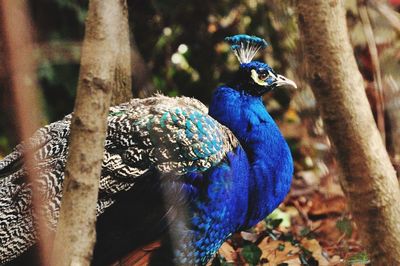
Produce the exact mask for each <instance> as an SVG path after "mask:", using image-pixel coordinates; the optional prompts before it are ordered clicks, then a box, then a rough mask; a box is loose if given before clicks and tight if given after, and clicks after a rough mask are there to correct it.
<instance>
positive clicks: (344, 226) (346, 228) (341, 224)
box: [336, 218, 353, 237]
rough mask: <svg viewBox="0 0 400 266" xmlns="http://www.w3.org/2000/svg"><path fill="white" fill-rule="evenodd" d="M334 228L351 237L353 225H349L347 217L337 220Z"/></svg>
mask: <svg viewBox="0 0 400 266" xmlns="http://www.w3.org/2000/svg"><path fill="white" fill-rule="evenodd" d="M336 228H337V229H339V231H340V232H342V233H343V234H345V235H346V236H347V237H351V234H352V233H353V227H352V226H351V221H350V220H349V219H347V218H343V219H341V220H337V221H336Z"/></svg>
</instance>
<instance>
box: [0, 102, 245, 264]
mask: <svg viewBox="0 0 400 266" xmlns="http://www.w3.org/2000/svg"><path fill="white" fill-rule="evenodd" d="M70 119H71V116H70V115H69V116H66V117H65V118H64V119H63V120H61V121H58V122H55V123H52V124H50V125H48V126H46V127H44V128H42V129H40V130H38V131H37V132H36V133H35V134H34V136H33V137H32V138H31V139H29V140H28V141H27V142H25V143H21V144H20V145H18V146H17V147H16V148H15V150H14V152H13V153H11V154H10V155H8V156H7V157H6V158H4V160H3V161H0V229H1V230H0V242H1V245H0V264H1V263H3V262H6V261H8V260H10V259H12V258H14V257H16V256H18V255H19V254H21V253H22V252H23V251H25V250H26V249H28V248H29V247H30V246H31V245H33V244H34V242H35V238H36V236H35V228H34V225H33V224H34V222H33V219H32V211H31V194H30V188H31V186H32V185H35V186H36V187H37V188H39V190H40V192H41V198H43V199H44V200H45V202H46V203H47V204H46V205H45V206H43V208H42V209H41V210H40V211H41V213H42V215H45V217H46V218H47V220H48V225H49V227H50V228H51V229H53V230H54V229H55V227H56V223H57V219H58V212H59V208H60V202H61V196H62V181H63V179H64V169H65V163H66V160H67V153H68V136H69V132H70V131H69V125H70ZM237 145H238V142H237V140H236V138H235V137H234V136H233V134H232V133H231V132H230V131H229V130H228V129H227V128H225V127H224V126H222V125H220V124H219V123H218V122H217V121H215V120H214V119H212V118H211V117H209V116H208V115H207V108H206V107H205V106H204V105H203V104H201V103H200V102H199V101H197V100H195V99H191V98H186V97H180V98H168V97H165V96H162V95H156V96H155V97H151V98H147V99H134V100H131V101H130V102H128V103H124V104H121V105H119V106H116V107H112V108H111V109H110V113H109V116H108V131H107V138H106V141H105V152H104V159H103V165H102V175H101V178H100V188H99V189H100V192H99V193H100V194H99V195H100V196H99V201H98V204H97V213H98V215H99V214H101V213H102V212H104V211H105V210H106V208H107V207H109V206H110V205H112V204H113V203H114V201H115V196H116V195H117V193H118V192H120V191H127V190H129V189H131V188H132V187H133V186H134V184H135V182H136V181H137V180H138V178H145V177H146V176H147V175H154V174H158V175H162V174H168V176H171V175H173V176H176V177H179V176H182V175H184V174H186V173H189V172H199V171H204V170H206V169H208V168H210V167H212V166H213V165H216V164H218V163H219V162H220V161H221V160H222V159H223V158H224V157H225V154H226V152H228V151H231V150H232V149H233V148H234V147H236V146H237ZM26 149H30V150H32V151H34V154H35V158H36V160H37V165H36V166H35V168H36V170H37V171H38V173H39V178H38V180H36V181H35V184H29V183H27V182H26V181H25V180H24V176H25V174H26V169H25V166H24V165H23V163H22V159H23V154H24V152H25V151H26ZM33 216H34V215H33Z"/></svg>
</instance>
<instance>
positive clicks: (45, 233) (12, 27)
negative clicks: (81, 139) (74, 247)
mask: <svg viewBox="0 0 400 266" xmlns="http://www.w3.org/2000/svg"><path fill="white" fill-rule="evenodd" d="M0 19H1V23H0V30H1V33H2V36H1V37H2V40H1V41H2V42H3V45H4V59H5V60H2V62H3V64H4V65H5V70H6V76H7V77H8V79H9V80H8V81H9V85H10V89H11V91H12V93H11V95H12V98H11V106H12V107H13V112H14V115H15V119H16V121H17V123H16V128H17V130H18V133H19V137H20V139H22V140H27V139H29V138H30V137H31V136H32V134H33V133H34V132H35V131H36V130H37V129H38V128H39V127H40V126H41V121H42V120H43V118H44V116H43V113H42V112H41V109H40V97H39V95H40V93H39V91H38V84H37V79H36V62H35V60H34V57H33V54H34V53H33V51H34V49H33V38H32V30H33V29H32V27H31V25H32V22H31V21H30V18H29V8H28V3H27V1H24V0H18V1H1V2H0ZM9 100H10V99H8V101H9ZM24 164H25V165H26V166H27V167H26V169H27V179H28V180H26V182H30V183H31V184H34V183H35V182H34V180H35V179H38V173H37V171H35V170H34V169H35V167H34V166H35V165H36V164H37V162H36V160H35V156H34V152H33V151H31V150H29V149H26V151H25V154H24ZM39 195H40V191H38V190H37V188H36V187H35V186H33V187H32V205H33V206H32V208H33V212H34V213H35V214H36V230H37V233H38V235H40V239H38V240H37V245H38V247H39V257H38V259H39V261H40V263H41V264H42V265H47V264H48V261H47V260H46V254H47V253H49V252H50V250H51V245H50V242H51V241H50V232H49V230H48V229H47V227H46V221H45V218H44V217H43V216H42V215H41V214H40V211H39V210H40V209H41V206H42V204H44V202H42V197H40V196H39ZM1 218H3V217H1ZM0 232H1V229H0ZM0 234H1V233H0ZM0 245H1V244H0Z"/></svg>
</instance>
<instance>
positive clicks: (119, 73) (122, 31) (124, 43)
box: [111, 0, 133, 105]
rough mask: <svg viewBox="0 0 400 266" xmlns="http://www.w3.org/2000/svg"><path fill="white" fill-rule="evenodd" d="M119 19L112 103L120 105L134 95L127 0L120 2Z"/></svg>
mask: <svg viewBox="0 0 400 266" xmlns="http://www.w3.org/2000/svg"><path fill="white" fill-rule="evenodd" d="M118 8H119V9H120V10H119V11H118V12H119V13H120V14H119V19H118V21H116V23H118V24H116V25H114V26H115V27H117V28H118V29H119V35H118V39H116V40H114V42H115V43H116V45H118V46H119V49H118V55H117V65H116V67H115V77H114V81H115V82H114V86H113V89H112V90H113V91H112V97H111V105H118V104H120V103H123V102H127V101H129V100H130V99H131V98H132V97H133V96H132V78H131V47H130V42H129V23H128V6H127V3H126V0H120V1H119V2H118Z"/></svg>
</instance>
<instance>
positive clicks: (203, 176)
mask: <svg viewBox="0 0 400 266" xmlns="http://www.w3.org/2000/svg"><path fill="white" fill-rule="evenodd" d="M227 41H228V42H230V44H231V45H233V50H234V51H236V53H237V56H238V58H239V60H240V62H241V64H240V67H239V70H238V71H237V73H236V75H235V79H234V80H233V81H232V82H231V83H230V84H229V85H225V86H221V87H219V88H217V90H216V91H215V93H214V95H213V97H212V101H211V104H210V107H209V110H207V108H206V107H205V106H204V105H203V104H201V103H200V102H198V101H197V100H195V99H190V98H186V97H179V98H168V97H165V96H162V95H155V96H154V97H151V98H147V99H133V100H131V101H130V102H129V103H125V104H121V105H119V106H115V107H112V108H111V109H110V114H109V116H108V132H107V138H106V142H105V153H104V159H103V165H102V173H101V177H100V186H99V201H98V204H97V213H98V221H97V243H96V247H95V250H94V261H93V264H94V265H104V264H107V263H111V262H113V261H114V260H115V259H117V258H118V257H120V256H122V255H124V254H126V253H127V252H129V251H130V250H132V249H133V248H138V247H141V246H142V245H144V244H146V243H148V242H151V241H154V240H155V239H161V240H162V243H163V246H162V248H161V250H165V251H166V254H167V255H166V257H165V258H164V259H163V260H161V263H160V264H157V265H171V264H175V265H206V264H207V262H208V261H209V259H210V258H212V256H213V255H214V254H215V253H216V252H217V250H218V248H219V247H220V245H221V244H222V243H223V242H224V241H225V240H226V239H227V238H228V237H229V236H230V235H231V234H232V233H234V232H236V231H239V230H243V229H246V228H249V227H251V226H253V225H255V224H256V223H257V222H258V221H260V220H262V219H263V218H265V217H266V216H267V215H268V214H269V213H270V212H272V211H273V210H274V209H275V208H276V207H277V206H278V205H279V204H280V202H282V200H283V199H284V197H285V196H286V194H287V193H288V191H289V188H290V183H291V176H292V173H293V162H292V158H291V154H290V151H289V148H288V146H287V144H286V142H285V140H284V138H283V136H282V135H281V133H280V131H279V129H278V127H277V125H276V124H275V122H274V121H273V119H272V118H271V116H270V115H269V114H268V112H267V110H266V109H265V106H264V104H263V102H262V99H261V96H262V95H263V94H264V93H266V92H268V91H270V90H272V89H274V88H276V87H279V86H282V85H291V86H295V84H294V83H293V81H291V80H289V79H286V78H285V77H283V76H281V75H279V74H276V73H275V72H274V71H273V69H272V68H271V67H270V66H269V65H267V64H266V63H263V62H258V61H251V58H252V57H253V56H254V54H255V52H256V51H257V50H258V49H260V48H263V47H265V46H266V45H267V44H266V42H265V41H264V40H262V39H260V38H258V37H254V36H247V35H236V36H233V37H229V38H227ZM70 119H71V116H66V117H65V118H64V119H63V120H61V121H58V122H55V123H53V124H50V125H49V126H47V127H45V128H42V129H40V130H39V131H38V132H36V133H35V135H34V136H33V137H32V138H31V139H30V140H28V141H27V142H26V143H24V144H21V145H19V146H18V147H17V148H16V149H15V151H14V152H13V153H11V154H10V155H8V156H7V157H6V158H5V159H4V160H3V161H0V217H6V218H4V221H0V225H1V226H2V228H4V230H3V231H2V232H0V242H1V243H4V245H0V264H3V263H6V262H8V261H11V260H13V259H14V258H16V257H19V256H20V255H21V254H23V253H27V252H28V250H32V249H31V246H32V245H34V243H35V241H36V234H35V230H36V228H35V227H34V222H33V221H34V218H33V214H32V212H31V211H30V208H29V207H30V204H31V201H30V200H31V197H30V193H31V192H30V187H31V186H32V184H29V183H26V182H25V180H24V179H23V177H24V175H25V171H26V169H25V166H24V165H23V164H21V163H20V160H21V158H22V157H23V153H24V150H25V149H27V148H28V149H31V150H33V152H34V153H35V156H36V157H37V160H38V165H37V171H38V173H39V178H38V180H37V184H35V185H36V186H38V188H39V191H42V192H43V199H44V200H45V201H46V204H45V205H44V206H43V209H42V210H40V212H41V213H42V214H43V215H44V216H45V217H46V219H47V222H48V226H49V228H50V229H51V230H55V228H56V225H57V219H58V211H59V206H60V201H61V197H62V181H63V178H64V168H65V163H66V158H67V153H68V136H69V125H70ZM15 205H18V206H24V207H26V208H24V210H25V211H24V212H22V211H19V209H17V208H15V207H14V206H15ZM8 217H10V218H8ZM15 221H18V223H16V222H15ZM22 257H23V256H22ZM20 258H21V257H19V258H17V261H18V260H19V259H20ZM19 262H21V261H18V262H16V263H19Z"/></svg>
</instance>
